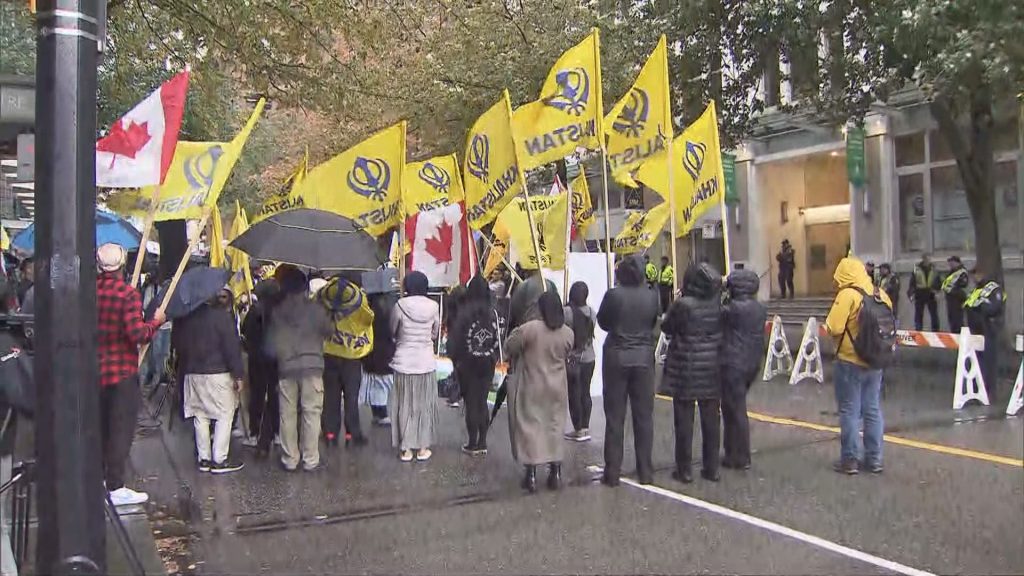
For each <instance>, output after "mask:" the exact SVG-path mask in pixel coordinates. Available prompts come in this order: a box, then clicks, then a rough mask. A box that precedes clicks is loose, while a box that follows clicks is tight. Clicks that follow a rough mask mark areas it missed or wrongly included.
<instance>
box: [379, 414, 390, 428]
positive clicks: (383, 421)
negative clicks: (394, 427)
mask: <svg viewBox="0 0 1024 576" xmlns="http://www.w3.org/2000/svg"><path fill="white" fill-rule="evenodd" d="M377 425H378V426H391V418H388V417H387V416H385V417H383V418H381V419H380V420H377Z"/></svg>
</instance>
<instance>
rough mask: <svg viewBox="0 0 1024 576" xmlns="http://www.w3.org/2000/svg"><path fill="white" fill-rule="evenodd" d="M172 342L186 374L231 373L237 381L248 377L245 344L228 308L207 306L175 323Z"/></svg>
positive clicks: (181, 367)
mask: <svg viewBox="0 0 1024 576" xmlns="http://www.w3.org/2000/svg"><path fill="white" fill-rule="evenodd" d="M171 340H172V344H173V345H174V347H175V349H176V350H177V351H178V359H179V362H180V368H179V369H180V370H181V371H182V373H183V374H224V373H230V374H231V376H232V377H234V378H235V379H236V380H237V379H240V378H242V377H243V376H245V371H244V369H243V368H242V343H241V340H240V339H239V338H238V332H237V331H236V330H235V318H234V316H232V314H231V311H230V310H229V309H227V308H220V307H217V306H210V305H209V304H204V305H202V306H200V307H199V309H198V310H196V311H195V312H193V313H191V314H189V315H188V316H186V317H184V318H181V319H179V320H175V321H174V328H173V329H172V332H171Z"/></svg>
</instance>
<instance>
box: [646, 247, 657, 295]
mask: <svg viewBox="0 0 1024 576" xmlns="http://www.w3.org/2000/svg"><path fill="white" fill-rule="evenodd" d="M644 276H645V277H646V278H647V286H648V287H650V288H654V287H655V286H656V285H657V284H658V267H657V266H655V265H654V262H651V257H650V256H648V255H647V254H644Z"/></svg>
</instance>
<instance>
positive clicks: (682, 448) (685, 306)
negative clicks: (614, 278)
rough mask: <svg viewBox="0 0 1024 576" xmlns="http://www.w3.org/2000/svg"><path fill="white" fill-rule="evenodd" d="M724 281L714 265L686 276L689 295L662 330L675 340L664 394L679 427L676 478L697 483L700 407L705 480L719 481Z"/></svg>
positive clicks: (685, 292)
mask: <svg viewBox="0 0 1024 576" xmlns="http://www.w3.org/2000/svg"><path fill="white" fill-rule="evenodd" d="M721 287H722V277H721V276H720V275H719V273H718V271H717V270H715V269H714V268H712V267H711V266H710V265H709V264H694V265H691V266H690V267H689V268H687V270H686V274H685V275H684V276H683V296H682V298H679V299H677V300H676V301H675V302H673V303H672V306H671V308H669V310H668V314H667V315H666V316H665V320H664V321H663V322H662V323H661V331H662V332H664V333H665V336H666V337H667V338H669V345H668V355H667V356H666V357H665V373H664V376H663V378H662V382H661V388H662V392H663V393H665V394H668V395H669V396H672V399H673V402H672V408H673V412H674V420H675V428H676V470H675V472H673V473H672V477H673V478H675V479H676V480H679V481H680V482H683V483H690V482H693V473H692V471H691V460H692V449H693V417H694V411H695V408H696V406H695V405H697V406H700V432H701V440H702V441H703V443H704V450H703V470H701V476H702V477H703V478H704V479H705V480H711V481H712V482H717V481H718V477H719V476H718V460H719V454H718V447H719V432H720V427H719V426H720V424H719V406H720V404H721V396H722V390H721V383H720V381H719V377H720V366H719V358H718V354H719V351H720V350H719V347H720V346H721V342H722V303H721Z"/></svg>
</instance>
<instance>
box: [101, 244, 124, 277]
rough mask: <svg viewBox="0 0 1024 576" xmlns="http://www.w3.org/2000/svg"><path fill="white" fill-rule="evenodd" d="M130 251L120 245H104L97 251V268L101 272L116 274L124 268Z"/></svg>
mask: <svg viewBox="0 0 1024 576" xmlns="http://www.w3.org/2000/svg"><path fill="white" fill-rule="evenodd" d="M127 260H128V251H127V250H125V249H124V246H121V245H119V244H104V245H102V246H100V247H99V248H97V249H96V267H97V268H99V270H100V272H116V271H117V270H120V269H121V268H124V264H125V262H127Z"/></svg>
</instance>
